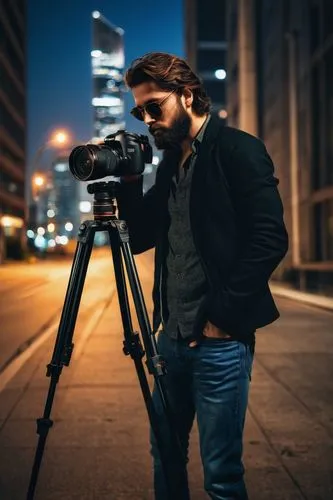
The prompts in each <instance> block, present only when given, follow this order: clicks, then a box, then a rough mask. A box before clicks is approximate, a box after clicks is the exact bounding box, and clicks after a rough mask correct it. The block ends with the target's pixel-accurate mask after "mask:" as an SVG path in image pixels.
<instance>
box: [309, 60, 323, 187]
mask: <svg viewBox="0 0 333 500" xmlns="http://www.w3.org/2000/svg"><path fill="white" fill-rule="evenodd" d="M319 76H320V75H319V67H318V66H316V67H315V68H314V69H313V70H312V74H311V104H312V113H311V114H312V161H311V181H312V188H313V189H314V190H316V189H319V187H320V167H321V162H320V137H321V113H322V110H321V102H320V98H319V95H320V94H319V89H320V80H319Z"/></svg>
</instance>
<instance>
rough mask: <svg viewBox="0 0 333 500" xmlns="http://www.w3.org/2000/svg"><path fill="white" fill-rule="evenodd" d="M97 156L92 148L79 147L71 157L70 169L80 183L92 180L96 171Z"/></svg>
mask: <svg viewBox="0 0 333 500" xmlns="http://www.w3.org/2000/svg"><path fill="white" fill-rule="evenodd" d="M94 163H95V155H94V151H93V150H92V147H91V146H90V147H88V146H78V147H76V148H74V149H73V151H72V152H71V154H70V156H69V168H70V171H71V172H72V174H73V176H74V177H75V178H76V179H78V180H79V181H86V180H88V179H90V178H91V175H92V173H93V170H94Z"/></svg>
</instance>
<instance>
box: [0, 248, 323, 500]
mask: <svg viewBox="0 0 333 500" xmlns="http://www.w3.org/2000/svg"><path fill="white" fill-rule="evenodd" d="M152 257H153V254H152V253H151V252H147V253H146V254H144V255H141V256H138V257H136V262H137V266H138V272H139V276H140V280H141V284H142V287H143V291H144V295H145V299H146V304H147V308H148V312H149V314H150V317H151V312H152V304H151V285H152ZM70 266H71V260H69V259H67V260H65V261H56V262H50V261H46V262H43V263H38V264H6V265H5V266H2V267H0V291H1V304H0V325H1V330H0V367H2V371H1V373H0V500H21V499H22V500H23V499H25V496H26V492H27V487H28V482H29V476H30V472H31V467H32V464H33V459H34V454H35V449H36V445H37V441H38V439H37V438H38V436H37V434H36V418H38V417H41V416H42V415H43V411H44V405H45V401H46V396H47V391H48V388H49V378H47V377H46V365H47V364H48V363H49V362H50V359H51V356H52V351H53V347H54V342H55V335H56V332H57V326H58V323H59V319H60V316H59V314H60V311H61V308H62V305H63V300H64V295H65V291H66V285H67V281H68V277H69V271H70ZM112 267H113V266H112V258H111V255H110V252H107V251H103V250H97V251H96V252H94V254H93V257H92V260H91V264H90V267H89V270H88V274H87V280H86V285H85V289H84V293H83V297H82V303H81V307H80V313H79V318H78V322H77V325H76V330H75V334H74V338H73V340H74V343H75V348H74V354H73V356H72V360H71V363H70V365H69V367H65V368H64V369H63V372H62V375H61V377H60V381H59V383H58V387H57V391H56V396H55V401H54V405H53V410H52V413H51V418H52V419H53V420H54V424H53V427H52V428H51V429H50V431H49V435H48V439H47V444H46V449H45V453H44V457H43V462H42V465H41V470H40V475H39V479H38V482H37V489H36V495H35V498H36V499H37V500H60V499H62V500H74V499H75V500H95V499H96V500H104V499H105V500H106V499H108V500H122V499H128V500H129V499H131V500H152V499H153V490H152V474H151V459H150V455H149V443H148V433H149V426H148V419H147V414H146V410H145V406H144V402H143V397H142V394H141V391H140V388H139V383H138V380H137V375H136V371H135V367H134V363H133V361H132V360H131V358H130V357H128V356H124V355H123V352H122V347H123V343H122V341H123V332H122V325H121V319H120V314H119V306H118V301H117V294H116V293H115V282H114V277H113V270H112ZM276 300H277V303H278V306H279V308H280V312H281V318H280V319H279V320H278V321H277V322H275V323H274V324H273V325H270V326H269V327H266V328H265V329H263V330H260V331H259V332H258V334H257V348H256V357H255V363H254V369H253V376H252V384H251V393H250V404H249V411H248V414H247V421H246V429H245V439H244V446H245V448H244V460H245V466H246V481H247V485H248V491H249V498H250V500H301V499H306V500H330V499H332V498H333V384H332V380H333V328H332V325H333V312H329V311H325V310H323V309H320V308H316V307H314V306H309V305H304V304H302V303H300V302H299V301H297V300H293V299H291V298H282V297H280V296H277V297H276ZM332 302H333V301H332ZM332 310H333V309H332ZM133 323H134V325H136V323H137V322H136V318H135V316H134V315H133ZM148 377H149V381H150V384H151V382H152V380H151V377H150V376H148ZM189 475H190V483H191V492H192V497H191V498H192V500H200V499H205V498H208V497H207V495H206V494H205V492H204V489H203V474H202V469H201V463H200V455H199V448H198V435H197V430H196V426H195V427H194V429H193V433H192V439H191V445H190V464H189Z"/></svg>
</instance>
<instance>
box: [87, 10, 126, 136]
mask: <svg viewBox="0 0 333 500" xmlns="http://www.w3.org/2000/svg"><path fill="white" fill-rule="evenodd" d="M92 32H93V33H92V51H91V62H92V78H93V98H92V106H93V137H94V139H95V140H96V141H98V139H99V141H100V140H101V139H104V138H105V137H106V136H107V135H109V134H112V133H114V132H117V131H118V130H119V129H124V128H125V122H124V111H125V110H124V97H123V73H124V65H125V56H124V41H123V35H124V31H123V30H122V29H121V28H117V27H115V26H113V25H112V24H111V23H110V22H109V21H107V19H105V18H104V17H103V16H102V14H101V13H100V12H98V11H94V12H93V13H92Z"/></svg>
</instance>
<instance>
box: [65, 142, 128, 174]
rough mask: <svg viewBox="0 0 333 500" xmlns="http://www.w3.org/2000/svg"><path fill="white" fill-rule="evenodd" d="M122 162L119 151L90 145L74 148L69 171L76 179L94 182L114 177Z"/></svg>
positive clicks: (69, 160) (103, 146)
mask: <svg viewBox="0 0 333 500" xmlns="http://www.w3.org/2000/svg"><path fill="white" fill-rule="evenodd" d="M121 160H122V159H121V157H120V155H119V153H118V151H117V150H112V149H111V147H109V146H106V145H102V146H100V145H96V144H88V145H86V146H77V147H76V148H74V149H73V151H72V152H71V154H70V156H69V159H68V162H69V169H70V171H71V172H72V175H73V176H74V177H75V178H76V179H78V180H79V181H90V180H91V181H92V180H94V179H102V178H103V177H107V176H108V175H114V174H115V172H116V169H117V167H118V165H119V163H120V162H121Z"/></svg>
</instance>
